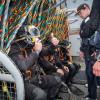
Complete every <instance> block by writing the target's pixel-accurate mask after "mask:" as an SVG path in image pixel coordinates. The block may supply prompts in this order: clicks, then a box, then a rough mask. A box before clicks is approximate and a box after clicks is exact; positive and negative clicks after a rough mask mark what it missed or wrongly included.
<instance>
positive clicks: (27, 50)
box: [9, 31, 47, 100]
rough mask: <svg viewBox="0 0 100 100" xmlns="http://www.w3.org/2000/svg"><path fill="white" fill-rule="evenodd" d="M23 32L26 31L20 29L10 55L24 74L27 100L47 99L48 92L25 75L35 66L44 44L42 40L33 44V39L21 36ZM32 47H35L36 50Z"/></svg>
mask: <svg viewBox="0 0 100 100" xmlns="http://www.w3.org/2000/svg"><path fill="white" fill-rule="evenodd" d="M22 33H25V31H23V32H22V31H21V32H20V31H19V34H17V36H16V40H15V41H14V42H13V43H12V45H11V49H10V52H9V56H10V57H11V59H12V60H13V61H14V62H15V64H16V65H17V66H18V68H19V70H20V71H21V72H22V74H23V78H24V82H25V100H47V95H46V93H45V92H44V91H43V90H42V89H41V88H39V87H37V86H35V85H34V84H32V83H30V80H28V79H27V78H26V75H25V73H26V71H27V70H28V69H30V68H31V67H32V66H34V64H35V62H36V61H37V59H38V55H39V53H40V51H41V49H42V44H41V42H40V41H37V42H35V43H33V44H32V43H31V41H28V40H27V39H25V38H24V39H23V38H22V37H21V35H22V36H23V34H22ZM21 38H22V39H21ZM32 48H34V51H33V50H32Z"/></svg>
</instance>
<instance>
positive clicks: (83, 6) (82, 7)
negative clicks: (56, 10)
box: [75, 3, 90, 15]
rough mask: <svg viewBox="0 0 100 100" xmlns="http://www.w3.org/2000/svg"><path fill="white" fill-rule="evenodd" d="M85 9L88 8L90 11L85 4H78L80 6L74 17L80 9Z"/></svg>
mask: <svg viewBox="0 0 100 100" xmlns="http://www.w3.org/2000/svg"><path fill="white" fill-rule="evenodd" d="M86 7H88V8H89V9H90V7H89V5H88V4H86V3H83V4H80V5H79V6H78V7H77V12H76V14H75V15H78V14H79V13H80V11H81V10H82V9H85V8H86Z"/></svg>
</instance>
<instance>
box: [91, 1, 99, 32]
mask: <svg viewBox="0 0 100 100" xmlns="http://www.w3.org/2000/svg"><path fill="white" fill-rule="evenodd" d="M90 17H91V20H92V23H93V24H94V25H96V28H97V29H96V30H98V31H99V32H100V0H93V4H92V9H91V14H90Z"/></svg>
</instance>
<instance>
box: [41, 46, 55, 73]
mask: <svg viewBox="0 0 100 100" xmlns="http://www.w3.org/2000/svg"><path fill="white" fill-rule="evenodd" d="M54 49H55V47H54V46H53V45H49V46H44V47H43V49H42V51H41V53H40V55H39V64H40V66H41V67H42V68H43V69H44V71H45V72H46V73H47V74H49V73H52V72H56V71H57V68H56V66H54V64H53V62H52V63H51V62H50V61H49V59H48V57H50V56H52V55H54V52H55V51H54Z"/></svg>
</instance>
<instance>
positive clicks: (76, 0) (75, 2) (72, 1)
mask: <svg viewBox="0 0 100 100" xmlns="http://www.w3.org/2000/svg"><path fill="white" fill-rule="evenodd" d="M92 1H93V0H67V7H68V9H73V8H75V9H76V8H77V7H78V6H79V5H80V4H82V3H87V4H89V5H90V6H91V5H92ZM69 19H78V21H77V22H75V23H73V24H70V28H71V29H76V28H79V27H80V23H81V21H82V19H81V18H79V17H78V16H74V14H72V15H71V16H69Z"/></svg>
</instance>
